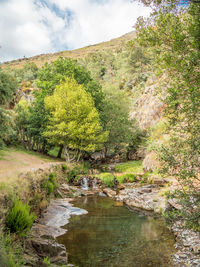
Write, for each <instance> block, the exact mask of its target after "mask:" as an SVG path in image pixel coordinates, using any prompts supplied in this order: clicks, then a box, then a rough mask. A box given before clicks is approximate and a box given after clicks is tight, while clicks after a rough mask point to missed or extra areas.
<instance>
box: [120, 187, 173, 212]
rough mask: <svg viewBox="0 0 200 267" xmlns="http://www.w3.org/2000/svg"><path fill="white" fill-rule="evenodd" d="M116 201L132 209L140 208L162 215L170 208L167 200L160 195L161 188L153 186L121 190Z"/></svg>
mask: <svg viewBox="0 0 200 267" xmlns="http://www.w3.org/2000/svg"><path fill="white" fill-rule="evenodd" d="M116 199H117V200H118V201H123V202H124V203H125V204H126V205H127V206H129V207H131V208H139V209H144V210H147V211H153V212H156V213H161V212H163V211H165V210H166V209H167V208H168V207H169V204H168V203H167V200H166V199H165V198H164V197H163V196H161V195H160V189H159V187H158V186H157V185H153V184H152V185H144V186H141V187H135V185H130V186H129V188H126V189H124V190H120V191H119V194H118V195H117V196H116Z"/></svg>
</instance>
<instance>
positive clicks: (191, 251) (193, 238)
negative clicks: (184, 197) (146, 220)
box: [32, 183, 200, 267]
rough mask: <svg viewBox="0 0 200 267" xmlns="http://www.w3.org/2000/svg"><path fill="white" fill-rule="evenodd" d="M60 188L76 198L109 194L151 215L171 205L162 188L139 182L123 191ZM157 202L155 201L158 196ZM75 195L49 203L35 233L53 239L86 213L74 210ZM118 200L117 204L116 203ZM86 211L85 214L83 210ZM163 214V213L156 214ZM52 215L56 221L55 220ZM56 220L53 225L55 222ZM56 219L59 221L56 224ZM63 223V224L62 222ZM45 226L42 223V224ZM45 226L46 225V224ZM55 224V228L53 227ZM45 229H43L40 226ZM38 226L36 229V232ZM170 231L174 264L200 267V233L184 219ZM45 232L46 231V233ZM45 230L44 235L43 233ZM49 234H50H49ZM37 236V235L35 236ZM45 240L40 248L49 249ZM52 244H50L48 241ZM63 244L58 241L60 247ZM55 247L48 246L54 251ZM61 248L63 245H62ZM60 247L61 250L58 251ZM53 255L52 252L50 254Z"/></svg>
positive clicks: (58, 257) (57, 257)
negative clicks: (74, 215)
mask: <svg viewBox="0 0 200 267" xmlns="http://www.w3.org/2000/svg"><path fill="white" fill-rule="evenodd" d="M61 190H62V192H63V193H64V194H66V195H68V194H69V192H72V191H73V195H74V197H75V198H77V197H81V196H91V195H93V194H100V195H102V194H106V195H107V196H108V197H110V198H113V199H115V200H116V201H117V202H116V205H119V206H120V205H121V204H120V203H122V205H123V204H124V205H126V206H128V207H129V208H130V209H132V210H135V209H136V210H137V211H139V212H141V213H147V212H148V215H149V214H150V213H151V214H152V216H153V214H160V212H161V209H163V210H166V209H167V208H170V207H169V205H170V204H169V203H168V202H167V201H166V199H165V198H164V196H161V195H160V190H161V192H162V187H159V186H158V185H142V186H141V185H136V184H130V183H129V184H123V186H121V188H120V190H118V191H115V190H113V189H111V188H105V187H104V186H99V187H97V188H96V189H95V190H93V189H90V188H89V190H82V189H80V187H76V186H69V185H67V184H63V185H62V187H61ZM156 196H159V199H158V198H157V201H155V197H156ZM72 200H73V198H70V199H69V198H68V199H63V200H55V201H52V203H50V206H49V207H48V209H47V211H46V212H45V213H44V215H43V216H42V217H43V218H41V219H40V221H39V224H37V225H36V224H35V225H34V227H33V232H32V236H34V235H35V236H36V237H37V234H35V233H36V232H40V231H41V232H40V238H44V237H45V238H44V239H46V234H45V233H46V232H48V233H50V237H51V238H54V239H55V238H56V237H58V236H60V235H63V234H64V232H65V231H66V229H63V228H61V227H62V226H64V225H66V224H67V223H68V222H69V218H70V216H71V215H73V214H77V215H78V214H79V215H81V214H85V213H84V211H81V210H80V209H76V208H75V209H74V212H75V213H73V208H72V205H71V204H70V202H71V201H72ZM117 203H118V204H117ZM76 212H77V213H76ZM82 212H83V213H82ZM157 216H160V215H157ZM52 218H53V220H52ZM52 222H53V224H52ZM55 222H58V224H56V223H55ZM59 222H61V224H59ZM41 225H42V226H41ZM44 225H45V226H44ZM52 225H54V227H53V228H52ZM41 228H42V229H41ZM36 229H37V231H36ZM170 230H171V231H172V232H173V234H174V237H175V248H176V253H174V254H173V255H172V258H173V262H174V266H178V267H183V266H190V267H193V266H199V264H200V253H199V252H200V251H199V241H200V235H199V233H197V232H194V231H192V230H188V229H185V228H184V226H183V224H181V222H179V221H178V222H176V223H175V224H174V225H172V226H171V227H170ZM43 231H44V232H43ZM41 233H42V234H41ZM48 235H49V234H48ZM34 238H35V237H34ZM34 238H33V240H34ZM46 242H47V241H45V242H42V244H43V245H44V248H43V249H41V247H42V246H43V245H42V246H38V247H39V248H40V251H41V250H44V249H45V250H46V245H45V244H46ZM48 244H49V243H48ZM60 246H62V245H60V244H59V247H60ZM51 249H52V248H49V250H51ZM60 249H61V247H60ZM61 251H62V253H64V251H65V248H64V247H62V249H61ZM59 253H60V250H58V254H59ZM49 255H51V253H50V254H49ZM55 259H57V260H58V263H59V261H60V262H62V264H63V263H64V261H63V258H62V257H60V256H59V255H57V256H56V257H55V255H54V257H53V259H52V260H53V261H52V262H54V263H55Z"/></svg>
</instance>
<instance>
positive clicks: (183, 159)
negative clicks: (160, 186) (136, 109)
mask: <svg viewBox="0 0 200 267" xmlns="http://www.w3.org/2000/svg"><path fill="white" fill-rule="evenodd" d="M150 2H153V1H150ZM153 3H154V2H153ZM178 3H179V1H171V2H168V1H155V4H156V9H157V12H156V13H155V12H154V16H153V19H152V20H149V21H144V20H142V19H140V20H139V23H138V25H137V29H138V37H137V42H138V44H139V45H141V46H143V47H146V49H151V51H152V52H153V56H154V64H153V67H154V71H155V72H156V73H157V75H163V74H165V75H166V74H167V75H168V88H166V90H167V98H166V112H165V116H166V117H167V119H168V125H169V127H168V132H170V136H171V138H170V140H169V143H168V144H166V145H165V146H163V147H162V148H161V153H160V159H161V161H162V163H163V169H162V171H163V172H164V173H165V174H167V175H172V176H174V177H176V178H177V180H178V181H179V184H180V186H181V188H180V190H177V191H176V194H175V196H176V197H177V198H178V199H179V200H180V202H181V204H182V206H183V209H182V216H183V217H184V218H185V220H186V223H187V225H188V226H190V227H193V228H194V229H197V230H198V229H199V214H200V204H199V203H200V196H199V193H198V190H197V189H198V184H199V172H200V167H199V163H200V162H199V158H200V120H199V118H200V92H199V88H200V69H199V66H200V34H199V29H200V21H199V11H200V3H193V2H188V5H187V8H186V10H184V12H182V10H181V9H180V5H178ZM178 11H179V12H178Z"/></svg>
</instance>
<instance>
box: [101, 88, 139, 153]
mask: <svg viewBox="0 0 200 267" xmlns="http://www.w3.org/2000/svg"><path fill="white" fill-rule="evenodd" d="M104 92H105V101H104V105H103V126H104V129H106V130H107V131H108V132H109V135H108V140H107V142H106V143H105V147H106V150H110V151H112V152H113V151H114V152H116V151H120V149H121V148H122V147H125V146H126V144H127V143H129V142H131V140H132V138H133V132H134V130H133V125H134V124H133V121H131V120H130V119H129V111H130V99H129V98H128V96H127V95H126V93H125V92H123V91H117V90H116V89H115V88H114V87H111V86H110V85H109V87H108V88H104ZM108 152H109V151H108Z"/></svg>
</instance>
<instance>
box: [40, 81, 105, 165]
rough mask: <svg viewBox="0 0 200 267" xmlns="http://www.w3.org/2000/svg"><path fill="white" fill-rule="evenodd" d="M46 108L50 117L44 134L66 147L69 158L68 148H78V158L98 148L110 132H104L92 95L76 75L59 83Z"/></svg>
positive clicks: (54, 142) (51, 140)
mask: <svg viewBox="0 0 200 267" xmlns="http://www.w3.org/2000/svg"><path fill="white" fill-rule="evenodd" d="M45 107H46V108H47V110H49V111H50V114H51V116H50V119H49V124H48V126H47V130H46V131H45V133H44V136H46V137H47V138H48V139H49V142H51V143H53V144H55V145H63V146H64V147H65V154H66V156H67V160H68V161H69V160H70V157H69V149H72V150H75V151H76V153H75V157H76V159H77V161H78V160H79V158H80V155H81V152H83V151H87V152H92V151H95V150H96V149H97V148H99V147H101V146H102V144H103V143H104V142H105V141H106V136H107V133H106V132H103V131H102V127H101V125H100V119H99V114H98V112H97V110H96V108H95V106H94V101H93V99H92V97H91V95H90V94H89V93H88V92H86V90H85V88H84V86H83V85H80V84H78V83H77V81H76V80H75V79H74V78H66V81H65V82H63V83H61V84H60V85H58V86H57V87H56V88H55V90H54V93H53V94H52V95H51V96H47V97H46V98H45Z"/></svg>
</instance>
